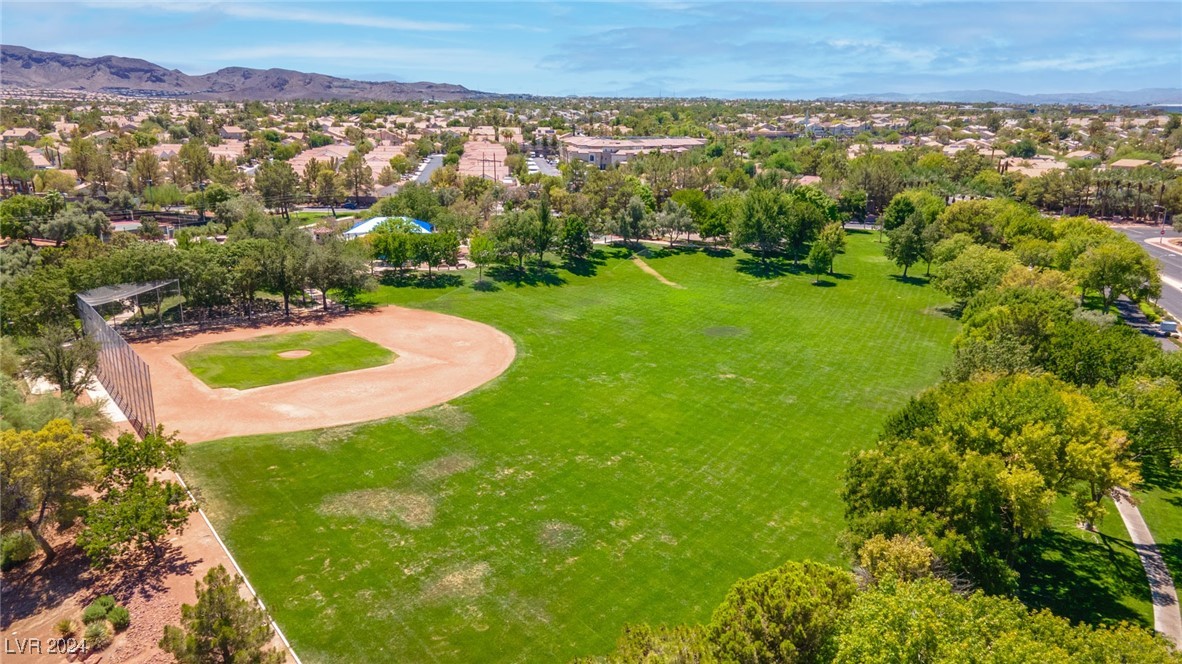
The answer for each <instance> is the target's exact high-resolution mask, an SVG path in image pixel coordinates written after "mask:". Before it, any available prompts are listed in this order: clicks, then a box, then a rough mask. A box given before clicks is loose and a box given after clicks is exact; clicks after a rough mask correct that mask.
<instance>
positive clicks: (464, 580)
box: [423, 562, 491, 602]
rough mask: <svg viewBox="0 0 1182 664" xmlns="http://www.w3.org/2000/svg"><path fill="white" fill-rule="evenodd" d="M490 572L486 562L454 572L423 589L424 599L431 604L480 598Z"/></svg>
mask: <svg viewBox="0 0 1182 664" xmlns="http://www.w3.org/2000/svg"><path fill="white" fill-rule="evenodd" d="M490 571H491V568H490V567H489V565H488V563H485V562H480V563H476V564H475V565H469V566H468V567H461V568H459V569H456V570H453V571H451V572H449V573H447V574H444V575H443V576H441V577H439V578H438V579H435V580H434V581H431V582H430V583H428V584H427V585H426V587H424V588H423V599H424V600H427V601H429V602H430V601H441V600H448V599H465V598H471V597H479V596H480V595H483V594H484V579H485V577H487V576H488V573H489V572H490Z"/></svg>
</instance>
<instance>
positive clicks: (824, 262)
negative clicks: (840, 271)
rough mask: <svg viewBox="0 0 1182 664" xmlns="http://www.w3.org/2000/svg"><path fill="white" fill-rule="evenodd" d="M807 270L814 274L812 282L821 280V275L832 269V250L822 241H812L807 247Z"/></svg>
mask: <svg viewBox="0 0 1182 664" xmlns="http://www.w3.org/2000/svg"><path fill="white" fill-rule="evenodd" d="M808 265H809V271H810V272H812V273H813V274H814V275H816V278H815V279H814V280H813V283H814V284H816V283H820V282H821V275H822V274H826V273H828V272H832V271H833V250H832V249H831V248H829V245H827V244H825V243H823V242H814V243H813V246H812V247H810V248H809V255H808Z"/></svg>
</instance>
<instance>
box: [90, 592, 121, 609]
mask: <svg viewBox="0 0 1182 664" xmlns="http://www.w3.org/2000/svg"><path fill="white" fill-rule="evenodd" d="M93 604H98V605H99V606H101V607H103V611H106V612H108V613H109V612H110V611H111V609H113V608H115V605H116V604H117V602H116V601H115V598H114V597H112V596H110V595H103V596H102V597H100V598H98V599H96V600H94V602H93Z"/></svg>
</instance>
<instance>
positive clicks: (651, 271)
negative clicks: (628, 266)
mask: <svg viewBox="0 0 1182 664" xmlns="http://www.w3.org/2000/svg"><path fill="white" fill-rule="evenodd" d="M632 262H633V263H636V267H638V268H640V269H641V270H643V271H645V272H647V273H649V274H651V275H653V276H654V277H656V279H657V281H659V282H661V283H663V284H665V285H666V286H672V287H673V288H685V286H682V285H681V284H679V283H675V282H672V281H669V280H668V279H666V278H665V275H663V274H661V273H660V272H657V271H656V270H655V269H654V268H653V266H651V265H649V264H648V263H645V262H644V259H643V258H641V257H640V256H635V255H634V256H632Z"/></svg>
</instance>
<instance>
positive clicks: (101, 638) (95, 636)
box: [82, 604, 111, 650]
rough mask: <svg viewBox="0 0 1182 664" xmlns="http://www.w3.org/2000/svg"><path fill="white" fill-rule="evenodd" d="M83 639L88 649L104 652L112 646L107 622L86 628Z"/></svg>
mask: <svg viewBox="0 0 1182 664" xmlns="http://www.w3.org/2000/svg"><path fill="white" fill-rule="evenodd" d="M91 606H94V605H93V604H91ZM82 638H83V639H84V640H85V641H86V647H87V648H89V649H92V650H102V649H103V648H106V647H107V646H109V645H111V630H109V629H107V623H106V622H96V623H93V624H91V625H90V626H89V627H87V628H86V632H84V633H83V635H82Z"/></svg>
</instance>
